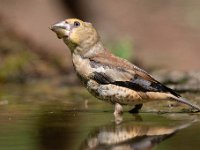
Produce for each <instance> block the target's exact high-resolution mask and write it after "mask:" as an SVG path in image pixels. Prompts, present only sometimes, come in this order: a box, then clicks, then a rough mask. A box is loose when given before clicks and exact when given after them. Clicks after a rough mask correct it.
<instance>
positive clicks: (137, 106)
mask: <svg viewBox="0 0 200 150" xmlns="http://www.w3.org/2000/svg"><path fill="white" fill-rule="evenodd" d="M142 106H143V104H137V105H135V107H134V108H133V109H131V110H130V111H129V113H133V114H134V113H138V112H139V110H140V109H141V108H142Z"/></svg>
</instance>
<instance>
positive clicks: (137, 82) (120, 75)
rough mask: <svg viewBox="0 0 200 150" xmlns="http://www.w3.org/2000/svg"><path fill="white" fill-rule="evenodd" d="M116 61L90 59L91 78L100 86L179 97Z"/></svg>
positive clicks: (142, 72)
mask: <svg viewBox="0 0 200 150" xmlns="http://www.w3.org/2000/svg"><path fill="white" fill-rule="evenodd" d="M104 60H105V59H104ZM109 61H110V62H109ZM117 61H118V62H115V61H112V58H111V59H110V60H109V59H106V62H105V61H102V60H101V59H100V58H90V65H91V67H92V68H93V72H92V75H91V78H92V79H93V80H95V81H96V82H98V83H100V84H114V85H118V86H122V87H126V88H129V89H132V90H135V91H138V92H162V93H171V94H172V95H174V96H176V97H180V95H179V94H177V93H176V92H175V91H173V90H172V89H170V88H168V87H166V86H164V85H163V84H161V83H160V82H158V81H157V80H155V79H154V78H153V77H152V76H150V75H149V74H148V73H146V72H145V71H144V70H142V69H140V68H138V67H137V66H135V65H133V64H131V63H129V62H127V61H125V60H123V59H117Z"/></svg>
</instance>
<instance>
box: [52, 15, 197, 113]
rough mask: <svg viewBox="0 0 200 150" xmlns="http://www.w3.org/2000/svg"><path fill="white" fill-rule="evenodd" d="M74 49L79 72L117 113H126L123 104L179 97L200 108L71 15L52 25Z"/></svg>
mask: <svg viewBox="0 0 200 150" xmlns="http://www.w3.org/2000/svg"><path fill="white" fill-rule="evenodd" d="M49 28H50V29H51V30H52V31H53V32H55V33H56V35H57V37H58V38H59V39H62V40H63V41H64V43H65V44H66V45H67V46H68V48H69V49H70V51H71V57H72V63H73V66H74V69H75V71H76V74H77V76H78V77H79V78H80V80H81V81H82V83H83V85H84V86H85V87H86V88H87V90H88V91H89V92H90V93H91V94H92V95H93V96H95V97H96V98H98V99H100V100H103V101H105V102H109V103H111V104H113V105H114V115H120V114H122V113H123V105H131V106H133V108H132V109H131V110H130V111H129V112H131V113H138V112H139V111H140V109H141V108H142V106H143V104H144V103H147V102H152V101H158V102H160V101H163V100H164V101H176V102H179V103H183V104H185V105H188V106H190V107H191V108H192V109H196V112H199V111H200V107H199V106H198V105H196V104H192V103H191V102H190V101H189V100H187V99H186V98H183V97H182V96H181V95H180V94H178V93H177V92H176V91H174V90H173V89H171V88H169V87H167V86H165V85H163V84H162V83H160V82H159V81H157V80H156V79H154V78H153V76H151V75H150V74H149V73H147V72H146V71H145V70H143V69H141V68H139V67H138V66H136V65H134V64H132V63H131V62H129V61H127V60H126V59H123V58H120V57H117V56H115V55H114V54H112V53H111V52H110V51H109V50H108V49H107V48H105V47H104V45H103V43H102V40H101V38H100V35H99V33H98V32H97V30H96V29H95V28H94V26H93V25H92V23H90V22H86V21H82V20H80V19H77V18H69V19H65V20H63V21H60V22H57V23H55V24H53V25H52V26H50V27H49Z"/></svg>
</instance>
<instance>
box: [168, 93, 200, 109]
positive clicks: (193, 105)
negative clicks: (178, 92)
mask: <svg viewBox="0 0 200 150" xmlns="http://www.w3.org/2000/svg"><path fill="white" fill-rule="evenodd" d="M170 99H172V100H175V101H177V102H180V103H183V104H186V105H188V106H190V107H192V108H194V109H196V110H197V112H200V107H199V106H198V105H195V104H192V103H190V102H189V100H187V99H185V98H183V97H176V96H173V97H171V98H170Z"/></svg>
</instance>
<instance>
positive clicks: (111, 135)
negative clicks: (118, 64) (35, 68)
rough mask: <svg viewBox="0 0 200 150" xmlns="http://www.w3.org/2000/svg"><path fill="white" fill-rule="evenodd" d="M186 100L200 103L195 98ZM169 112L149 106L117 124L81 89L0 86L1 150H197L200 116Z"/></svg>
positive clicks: (199, 146) (164, 107) (176, 110)
mask: <svg viewBox="0 0 200 150" xmlns="http://www.w3.org/2000/svg"><path fill="white" fill-rule="evenodd" d="M185 96H186V97H191V98H192V99H193V100H199V99H200V94H197V93H196V94H195V93H191V94H185ZM167 106H168V103H167V102H166V103H161V104H156V103H152V104H147V106H145V107H144V108H143V110H142V112H141V113H140V114H139V115H132V114H129V113H128V112H125V113H124V114H123V121H122V122H121V123H120V124H116V123H115V121H114V117H113V114H112V112H113V106H111V105H109V104H107V103H104V102H101V101H98V100H96V99H95V98H92V97H91V96H90V95H89V94H88V93H87V92H86V91H85V90H84V89H83V88H81V87H67V86H60V85H57V84H56V83H54V84H52V85H50V86H49V84H48V82H45V83H42V84H41V83H40V84H35V83H32V84H29V85H23V86H19V85H2V86H1V89H0V108H1V109H0V149H3V150H76V149H77V150H104V149H105V150H116V149H117V150H135V149H137V150H144V149H156V150H169V149H170V150H177V149H182V150H188V149H193V150H199V149H200V122H199V121H198V120H199V118H200V116H199V114H197V113H196V114H195V113H180V112H182V110H185V109H187V107H183V106H180V107H177V108H169V107H167ZM128 109H129V108H126V109H125V111H127V110H128ZM158 111H163V112H166V111H167V112H169V111H170V112H173V113H156V112H158Z"/></svg>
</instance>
